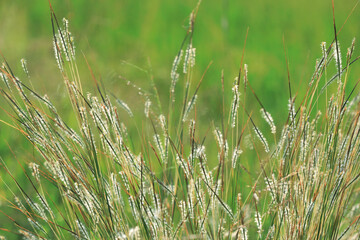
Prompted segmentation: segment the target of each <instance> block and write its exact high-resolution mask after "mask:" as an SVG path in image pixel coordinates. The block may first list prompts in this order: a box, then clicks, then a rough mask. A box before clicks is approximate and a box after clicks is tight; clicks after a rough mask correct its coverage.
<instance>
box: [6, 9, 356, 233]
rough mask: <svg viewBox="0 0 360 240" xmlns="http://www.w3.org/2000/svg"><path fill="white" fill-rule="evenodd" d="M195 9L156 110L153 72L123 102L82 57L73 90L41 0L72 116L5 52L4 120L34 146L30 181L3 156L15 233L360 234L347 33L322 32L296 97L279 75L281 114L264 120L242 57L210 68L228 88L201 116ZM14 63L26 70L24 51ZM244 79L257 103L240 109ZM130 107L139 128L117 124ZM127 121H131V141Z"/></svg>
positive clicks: (66, 54)
mask: <svg viewBox="0 0 360 240" xmlns="http://www.w3.org/2000/svg"><path fill="white" fill-rule="evenodd" d="M197 11H198V6H197V8H195V10H194V11H193V12H192V14H191V15H190V21H189V27H188V31H187V33H186V36H185V38H184V40H183V42H182V44H181V47H180V49H179V52H178V54H177V55H176V58H175V60H174V63H173V66H172V70H171V74H170V75H169V82H170V84H169V86H170V91H169V103H168V106H169V109H168V110H167V111H165V110H164V108H163V106H162V105H161V102H160V100H159V99H160V98H159V96H158V95H157V90H156V88H155V84H153V86H154V89H153V92H151V93H150V94H148V93H145V94H143V95H142V99H141V101H143V104H144V112H142V113H137V112H133V111H132V110H131V109H130V107H129V106H128V105H127V104H126V102H125V101H123V100H120V99H119V98H116V97H115V96H112V95H111V94H109V93H108V92H107V91H106V89H105V88H104V87H102V86H100V85H99V83H98V81H97V79H96V77H95V75H94V74H93V73H92V70H91V68H90V66H89V71H90V72H91V74H92V76H93V81H94V85H95V87H96V89H97V92H94V93H86V92H84V91H83V89H82V86H81V80H80V73H79V71H78V67H77V61H78V59H77V58H76V54H75V44H74V39H73V37H72V35H71V33H70V30H69V22H68V21H67V20H66V19H63V21H62V22H60V21H58V19H57V18H56V16H55V14H54V11H53V10H51V21H52V26H53V45H54V53H55V59H56V62H57V64H58V66H59V70H60V74H61V76H62V78H63V81H64V85H65V87H66V90H67V95H68V97H69V102H70V103H71V105H72V111H73V112H72V114H73V116H74V118H75V119H76V123H77V126H74V127H70V125H69V124H68V123H66V121H65V120H64V119H63V118H62V116H61V114H60V113H59V112H58V110H57V108H56V104H55V103H52V101H51V100H50V99H49V97H48V96H46V95H45V96H42V95H40V94H38V93H37V92H36V91H35V90H34V89H32V88H31V87H30V86H28V85H27V84H25V83H24V82H23V81H21V80H20V79H19V78H18V77H16V75H15V73H14V72H13V71H12V70H11V67H10V65H9V64H8V62H7V61H6V60H5V59H4V64H3V65H2V67H1V76H0V77H1V79H2V84H1V86H0V91H1V95H2V96H3V98H4V99H5V101H6V102H7V103H8V104H9V106H10V107H11V110H12V111H11V112H6V114H7V115H8V116H10V117H11V118H12V119H13V121H12V122H5V123H6V124H7V125H10V126H11V127H13V128H15V129H16V130H17V131H19V132H20V133H21V134H23V135H24V137H25V138H26V139H27V140H28V141H29V142H30V143H31V144H32V145H33V147H34V149H35V150H36V151H37V153H38V154H37V155H36V158H35V159H34V162H33V161H31V162H27V165H28V168H29V170H27V169H26V168H25V167H24V166H23V162H21V163H20V166H21V167H22V168H23V174H24V175H25V176H26V178H27V180H28V182H29V184H30V186H31V188H32V190H31V191H27V190H26V189H25V188H24V187H23V185H24V184H23V183H21V182H19V181H18V180H17V176H13V174H12V173H11V172H12V170H11V169H9V168H8V167H7V164H6V162H5V161H3V160H2V162H1V166H2V169H3V170H5V171H6V172H7V174H9V175H10V176H11V177H12V179H13V181H14V182H15V183H16V185H17V187H18V189H17V193H16V190H14V189H11V188H9V189H8V191H9V193H13V199H11V198H7V199H6V201H7V206H8V207H10V208H13V209H15V210H16V211H18V212H19V213H20V215H16V216H9V215H7V214H6V213H5V211H6V210H5V207H2V208H4V210H2V212H3V213H4V214H5V215H6V216H7V217H8V219H9V221H10V222H13V224H14V225H15V227H16V228H17V229H18V232H14V233H15V234H18V235H20V236H22V237H23V238H24V239H117V240H119V239H174V238H176V239H177V238H186V239H218V238H219V239H358V238H359V237H360V235H359V232H360V226H359V220H360V200H359V199H360V196H359V176H360V159H359V158H360V157H359V156H360V137H359V135H360V121H359V117H360V102H359V94H358V92H357V90H356V86H357V84H358V82H356V83H355V84H354V83H353V82H351V81H350V79H349V78H348V73H349V69H350V65H352V64H353V63H354V62H355V61H356V60H357V59H358V58H354V57H353V53H354V47H355V41H353V42H352V45H351V46H350V47H349V49H348V50H347V54H346V56H345V57H344V56H341V54H340V45H339V43H338V40H337V39H336V38H335V40H334V41H332V42H331V44H330V45H329V47H326V44H325V43H322V44H321V48H320V49H319V53H322V57H321V58H320V59H318V60H317V64H316V67H315V72H314V73H313V75H312V78H311V79H309V81H308V84H307V86H306V94H305V95H304V96H302V97H301V96H300V95H298V94H295V95H293V93H292V92H291V84H290V79H289V93H290V96H289V109H288V114H287V118H286V119H284V120H283V123H275V122H274V120H273V118H272V116H271V114H270V113H269V112H268V111H267V110H266V108H265V106H264V105H263V104H262V102H261V100H260V97H258V96H257V95H256V94H255V91H254V90H253V88H252V87H251V84H250V83H251V82H250V81H249V79H248V78H247V65H246V64H245V65H244V64H243V63H241V68H240V71H239V75H238V77H237V78H236V80H235V81H234V83H233V85H232V86H227V84H226V81H224V75H223V76H222V86H223V89H229V90H230V91H231V90H232V93H233V97H232V100H231V102H226V101H225V100H224V104H223V112H224V114H222V116H223V117H222V118H223V119H222V123H221V124H217V123H216V122H210V121H208V122H201V121H199V120H198V118H197V104H198V102H197V101H196V100H197V99H199V101H201V94H200V93H199V89H200V86H201V83H202V80H203V79H204V78H206V71H205V73H204V75H203V76H202V78H201V79H195V78H194V77H193V76H194V71H195V52H196V51H195V48H194V47H193V42H192V39H193V31H194V25H195V20H196V17H197ZM335 33H336V31H335ZM85 61H86V58H85ZM21 63H22V66H23V68H24V71H25V73H26V75H27V76H28V77H29V78H30V77H31V72H29V71H28V68H27V67H26V61H25V60H22V61H21ZM333 63H335V66H336V68H335V69H334V68H333V67H331V64H333ZM88 65H89V64H88ZM332 66H333V65H332ZM181 67H182V71H180V70H179V69H181ZM331 73H333V75H331ZM329 76H330V77H329ZM242 78H243V79H244V81H240V80H241V79H242ZM334 80H336V81H334ZM179 82H180V83H183V84H184V88H183V89H184V92H183V94H182V95H181V94H178V93H177V91H178V87H177V85H178V84H180V83H179ZM332 85H334V86H332ZM249 89H250V90H251V93H253V95H254V97H255V98H256V100H257V102H258V103H259V106H260V114H259V111H258V110H257V111H249V110H248V109H247V106H246V103H245V98H246V95H247V94H248V93H247V91H248V90H249ZM349 89H350V90H349ZM241 91H243V92H241ZM223 92H224V90H223ZM251 93H250V94H251ZM198 96H199V97H198ZM164 106H165V105H164ZM226 113H228V114H226ZM137 114H141V115H140V116H141V117H143V116H144V118H143V120H142V125H143V128H142V129H141V130H140V129H138V128H137V126H136V124H135V123H134V125H131V123H129V124H130V125H127V126H126V125H125V124H124V119H129V118H130V119H134V117H135V116H136V115H137ZM226 116H227V117H226ZM264 120H265V121H264ZM2 122H4V120H2ZM264 123H266V124H267V125H266V124H264ZM209 125H210V127H209V128H208V129H207V131H206V133H205V134H204V135H201V132H202V131H200V130H201V129H203V128H204V127H203V126H209ZM261 126H266V127H264V128H262V127H261ZM205 128H206V127H205ZM260 128H262V129H260ZM277 128H278V129H282V131H281V133H279V132H278V131H276V129H277ZM127 129H136V130H137V132H138V139H139V140H137V141H134V140H132V139H136V138H133V137H132V136H131V133H130V132H128V130H127ZM269 136H272V137H273V138H271V137H270V138H269ZM214 149H215V150H214ZM214 152H216V154H214ZM250 163H251V164H252V165H251V166H254V167H251V168H250V167H249V166H250V165H249V164H250ZM256 168H258V169H259V170H256ZM250 169H252V170H250ZM4 184H6V183H4ZM54 192H55V193H54ZM59 199H60V200H59ZM18 219H26V221H27V222H24V221H19V220H18ZM1 230H3V231H13V230H10V229H1Z"/></svg>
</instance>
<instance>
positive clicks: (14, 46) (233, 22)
mask: <svg viewBox="0 0 360 240" xmlns="http://www.w3.org/2000/svg"><path fill="white" fill-rule="evenodd" d="M51 2H52V4H53V7H54V10H55V12H56V14H57V17H58V18H59V19H61V18H63V17H66V18H68V19H69V21H70V31H71V32H72V33H73V35H74V36H75V41H76V46H77V49H76V50H77V58H78V63H79V66H80V71H81V75H82V82H83V84H84V86H85V89H87V91H92V90H93V88H94V86H93V82H92V80H91V77H90V74H89V72H88V70H87V67H86V65H85V63H84V59H83V57H82V53H83V54H84V55H85V56H86V58H87V59H88V60H89V63H90V65H91V67H92V68H93V70H94V71H95V74H96V76H97V77H98V78H100V76H101V79H102V81H103V82H104V85H105V86H106V87H107V88H108V89H111V91H113V92H114V93H115V94H116V95H117V96H119V97H120V98H121V99H123V100H125V102H127V103H128V104H129V105H130V107H134V108H135V109H138V110H139V111H143V105H142V103H140V105H141V107H140V106H138V104H137V103H136V91H135V90H134V89H132V88H130V87H128V86H126V81H124V80H123V79H122V78H119V76H123V77H125V78H127V79H128V80H131V81H132V82H133V83H134V84H136V85H138V86H141V87H143V88H144V89H149V80H148V77H147V76H146V74H144V72H143V71H140V70H139V69H138V68H136V67H133V66H131V65H130V64H126V63H124V61H125V62H127V63H131V64H133V65H136V66H138V67H140V68H143V69H146V70H149V69H150V68H151V71H152V73H153V76H154V80H155V83H156V85H157V87H158V88H159V92H160V95H162V96H167V94H168V89H169V84H170V70H171V65H172V62H173V59H174V57H175V55H176V54H177V52H178V50H179V47H180V44H181V42H182V40H183V38H184V36H185V33H186V29H187V26H188V17H189V14H190V13H191V11H192V9H193V8H194V7H195V6H196V4H197V1H196V0H171V1H166V0H151V1H149V0H142V1H136V0H107V1H95V0H52V1H51ZM357 2H358V1H354V0H341V1H339V0H337V1H336V0H335V16H336V23H337V28H338V29H340V27H341V26H342V25H343V23H344V22H345V20H346V19H347V17H348V15H349V14H350V12H351V11H352V9H353V7H354V6H355V4H356V3H357ZM359 22H360V9H359V8H356V9H355V10H354V12H353V14H352V15H351V17H350V18H349V19H348V21H347V23H346V24H345V26H344V28H343V29H342V30H341V32H340V34H339V41H340V43H341V49H342V52H343V57H344V59H345V53H346V48H347V47H348V46H349V45H350V43H351V41H352V39H353V37H357V38H359V37H360V28H359ZM248 28H249V35H248V38H247V45H246V49H245V56H244V63H247V64H248V66H249V81H250V82H251V84H252V86H253V87H254V89H255V91H256V93H257V95H258V96H259V97H260V99H261V101H262V102H263V104H264V105H265V107H266V108H267V110H268V111H269V112H270V113H272V115H273V116H274V120H275V123H279V124H282V123H283V122H284V116H285V114H286V110H287V99H288V90H287V70H286V63H285V55H284V45H283V39H284V40H285V45H286V50H287V55H288V59H289V66H290V75H291V81H292V86H293V89H292V90H293V91H294V92H298V93H299V95H301V93H302V91H303V90H304V89H305V84H306V83H307V82H308V81H309V79H310V78H311V75H312V72H313V70H314V66H315V60H316V58H318V57H320V56H321V50H320V43H321V42H322V41H325V42H327V43H330V42H331V41H332V39H333V38H334V29H333V20H332V4H331V0H303V1H295V0H273V1H266V0H253V1H245V0H241V1H240V0H237V1H235V0H233V1H232V0H211V1H210V0H203V1H202V3H201V6H200V9H199V13H198V17H197V20H196V25H195V33H194V38H193V41H194V42H193V43H194V47H196V70H195V75H194V79H196V81H198V79H199V78H200V76H201V75H202V73H203V71H204V70H205V69H206V66H207V65H208V64H209V62H210V61H213V64H212V66H211V68H210V70H209V71H208V73H207V75H206V77H205V80H204V83H203V85H202V87H201V89H200V92H199V95H200V96H201V97H200V98H199V101H200V102H203V103H206V104H204V109H203V110H202V111H200V117H202V118H211V119H219V111H220V105H221V98H222V97H221V91H220V87H221V82H220V76H221V71H222V69H224V73H225V84H226V85H227V87H228V90H227V93H228V94H227V95H226V97H228V98H231V91H230V89H231V84H232V82H233V79H234V77H236V76H237V73H238V69H239V65H240V61H241V54H242V49H243V45H244V40H245V35H246V31H247V29H248ZM357 46H358V44H356V52H355V56H356V55H358V53H359V51H358V47H357ZM0 50H1V52H2V54H3V55H4V56H5V57H6V58H7V61H8V62H9V64H10V66H11V67H12V68H13V70H14V72H15V73H16V74H17V75H18V76H19V77H25V76H24V73H23V72H22V69H21V65H20V59H21V58H25V59H26V60H27V61H28V68H29V71H30V75H31V79H32V80H31V81H32V84H33V85H34V87H35V88H36V89H38V90H39V92H40V93H42V94H45V93H47V94H48V95H49V96H50V98H51V99H52V100H54V101H55V105H56V106H58V107H59V108H60V109H62V111H64V112H66V110H67V109H69V106H68V105H66V104H65V103H66V102H67V97H66V95H65V91H64V90H65V89H64V86H63V84H62V80H61V75H60V73H59V71H58V69H57V65H56V61H55V59H54V57H53V47H52V28H51V22H50V12H49V6H48V1H47V0H31V1H28V0H0ZM357 65H358V64H356V65H355V67H353V68H352V71H351V73H350V81H351V82H352V83H354V82H355V81H356V80H357V79H358V78H359V74H360V67H358V66H357ZM150 66H151V67H150ZM350 85H353V84H350ZM134 93H135V94H134ZM163 99H164V100H167V98H166V97H164V98H163ZM4 103H5V101H3V99H1V100H0V105H4ZM247 107H248V108H249V109H258V105H257V103H256V102H255V101H250V102H248V104H247ZM0 119H8V118H7V116H6V114H5V113H4V112H3V111H0ZM206 127H207V126H206ZM9 146H11V148H12V151H14V154H13V153H12V152H11V151H10V149H9ZM32 151H33V150H32V147H31V146H30V144H29V143H27V142H26V141H25V139H24V137H22V136H21V134H20V133H19V132H17V131H16V130H13V129H11V128H9V127H7V126H6V125H4V124H1V125H0V156H1V157H2V158H3V159H4V160H5V161H6V162H7V164H8V166H9V168H11V169H12V170H13V171H14V172H16V171H18V170H15V169H18V168H19V165H18V163H17V162H16V161H15V160H16V159H15V156H16V157H17V158H18V159H20V160H21V159H23V158H25V159H26V160H27V161H31V160H29V159H30V158H31V157H32V156H33V152H32ZM14 155H15V156H14ZM21 161H22V160H21ZM20 171H21V170H19V172H20ZM0 173H1V174H2V175H4V171H1V172H0ZM2 177H4V178H5V179H7V178H8V177H6V176H2ZM19 178H20V177H19ZM20 179H21V178H20ZM20 181H26V179H25V178H24V179H21V180H20ZM0 189H1V190H0V193H1V195H4V191H6V188H5V187H4V186H1V188H0ZM0 203H1V204H3V205H5V204H6V203H5V202H4V201H3V200H0ZM3 219H4V217H3V216H0V227H4V226H5V227H8V225H6V224H5V223H4V221H3ZM0 235H1V234H0Z"/></svg>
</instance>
